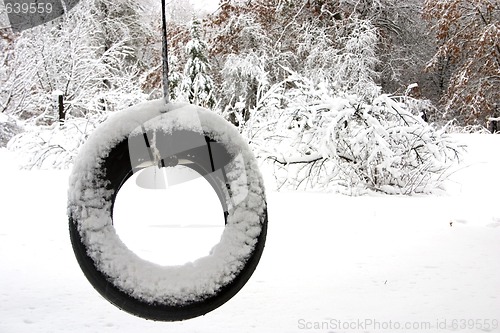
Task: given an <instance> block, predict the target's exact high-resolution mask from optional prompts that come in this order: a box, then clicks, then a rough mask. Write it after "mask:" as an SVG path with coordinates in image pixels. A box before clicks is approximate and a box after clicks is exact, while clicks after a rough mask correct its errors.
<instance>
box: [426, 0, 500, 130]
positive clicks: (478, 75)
mask: <svg viewBox="0 0 500 333" xmlns="http://www.w3.org/2000/svg"><path fill="white" fill-rule="evenodd" d="M425 15H426V18H427V19H428V20H429V21H430V22H431V24H432V30H433V31H434V33H435V35H436V37H437V39H438V40H439V41H440V45H439V48H438V49H437V52H436V54H435V56H434V58H433V59H432V60H431V61H430V62H429V69H430V70H440V67H441V65H442V64H443V63H447V67H448V68H449V69H451V76H450V78H449V80H447V82H446V83H447V92H446V94H445V96H444V98H443V104H444V106H445V108H446V111H447V113H448V116H449V117H451V118H458V120H459V123H460V124H462V125H467V124H468V125H474V124H480V125H483V126H484V125H486V123H487V121H488V119H489V118H496V117H498V116H500V107H499V103H498V101H499V100H500V89H499V87H500V1H498V0H469V1H463V0H443V1H430V0H429V1H426V3H425Z"/></svg>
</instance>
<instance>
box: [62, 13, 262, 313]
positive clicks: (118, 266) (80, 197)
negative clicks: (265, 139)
mask: <svg viewBox="0 0 500 333" xmlns="http://www.w3.org/2000/svg"><path fill="white" fill-rule="evenodd" d="M163 8H164V7H163ZM164 17H165V15H164ZM164 45H166V44H164ZM165 53H166V47H165V46H164V59H165ZM164 73H168V71H165V67H164ZM166 79H167V80H168V78H166V75H165V74H164V89H165V84H166V82H165V80H166ZM167 83H168V82H167ZM166 87H168V84H167V85H166ZM167 92H168V91H167ZM167 96H168V94H166V95H165V98H164V99H161V100H157V101H150V102H146V103H143V104H140V105H136V106H133V107H131V108H129V109H127V110H124V111H121V112H119V113H116V114H115V115H114V116H112V117H110V118H109V119H108V120H107V121H105V122H104V123H103V124H101V126H100V127H99V128H98V129H96V130H95V132H94V133H93V134H92V135H91V136H90V137H89V139H88V141H87V142H86V143H85V144H84V146H83V147H82V149H81V151H80V152H79V154H78V156H77V158H76V161H75V164H74V167H73V170H72V173H71V176H70V187H69V191H68V216H69V231H70V238H71V243H72V246H73V250H74V252H75V256H76V258H77V261H78V263H79V265H80V267H81V269H82V271H83V273H84V274H85V276H86V277H87V279H88V280H89V282H90V283H91V284H92V286H93V287H94V288H95V289H96V290H97V291H98V292H99V293H100V294H101V295H102V296H103V297H104V298H105V299H107V300H108V301H109V302H111V303H112V304H114V305H115V306H117V307H118V308H120V309H122V310H124V311H126V312H128V313H130V314H133V315H136V316H139V317H142V318H146V319H151V320H161V321H178V320H185V319H189V318H194V317H197V316H201V315H204V314H206V313H208V312H210V311H212V310H214V309H216V308H217V307H219V306H221V305H222V304H224V303H225V302H227V301H228V300H229V299H231V298H232V297H233V296H234V295H236V294H237V293H238V291H239V290H240V289H241V288H242V287H243V286H244V285H245V283H246V282H247V281H248V280H249V278H250V277H251V275H252V273H253V272H254V270H255V268H256V267H257V264H258V262H259V260H260V257H261V255H262V252H263V249H264V244H265V239H266V232H267V207H266V199H265V193H264V184H263V180H262V177H261V175H260V172H259V170H258V165H257V162H256V160H255V157H254V156H253V154H252V152H251V151H250V148H249V146H248V144H247V143H246V142H245V140H244V139H243V138H242V137H241V136H240V134H239V133H238V131H237V130H236V128H234V126H232V125H230V124H229V123H227V122H226V121H225V120H224V119H223V118H221V117H219V116H218V115H216V114H215V113H214V112H212V111H210V110H207V109H204V108H201V107H197V106H193V105H188V104H174V103H169V102H168V99H167V98H166V97H167ZM166 102H167V103H166ZM175 165H182V166H185V167H188V168H190V169H192V170H194V171H196V172H197V173H198V174H200V176H202V177H204V178H205V179H206V180H207V181H208V182H209V183H210V185H211V186H212V188H213V189H214V191H215V192H216V193H217V196H218V198H219V201H220V203H221V206H222V208H223V212H224V214H223V215H222V214H221V220H222V219H223V218H224V220H225V228H224V231H223V233H222V236H221V239H220V241H219V243H218V244H216V245H215V246H214V247H213V248H212V250H211V252H210V254H209V255H207V256H205V257H201V258H199V259H197V260H195V261H193V262H189V263H186V264H184V265H180V266H160V265H157V264H154V263H151V262H149V261H146V260H143V259H141V258H139V257H138V256H137V255H136V254H135V253H133V252H132V251H131V250H130V249H128V248H127V246H126V245H125V244H124V243H123V242H122V241H121V240H120V238H119V237H118V235H117V233H116V230H115V228H114V226H113V207H114V202H115V199H116V196H117V194H118V192H119V191H120V188H121V187H122V186H123V185H124V183H125V182H126V181H127V179H129V178H130V177H131V176H132V175H133V174H134V173H136V172H139V171H141V170H143V169H146V168H148V167H151V166H157V167H159V168H163V167H173V166H175ZM168 206H169V203H168V202H165V214H164V216H162V218H164V219H166V220H168V219H169V213H168ZM138 208H140V207H138ZM193 209H196V202H193Z"/></svg>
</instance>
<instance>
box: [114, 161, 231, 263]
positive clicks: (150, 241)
mask: <svg viewBox="0 0 500 333" xmlns="http://www.w3.org/2000/svg"><path fill="white" fill-rule="evenodd" d="M147 169H149V170H147ZM147 169H144V170H141V171H140V172H138V173H136V174H134V175H132V177H130V178H129V179H128V180H127V181H126V182H125V184H123V186H122V187H121V189H120V191H119V192H118V194H117V196H116V199H115V204H114V208H113V225H114V227H115V229H116V233H117V234H118V236H119V237H120V239H121V240H122V242H123V243H125V245H126V246H127V247H128V248H129V249H130V250H131V251H132V252H134V253H135V254H136V255H138V256H139V257H140V258H142V259H144V260H147V261H150V262H153V263H156V264H159V265H163V266H173V265H182V264H185V263H186V262H190V261H194V260H196V259H198V258H201V257H204V256H207V255H208V254H209V253H210V250H211V249H212V248H213V247H214V245H216V244H217V243H219V241H220V238H221V236H222V233H223V231H224V226H225V221H224V214H223V209H222V206H221V203H220V201H219V198H218V196H217V194H216V192H215V190H214V189H213V188H212V186H211V185H210V184H209V182H208V181H207V180H206V179H205V178H203V177H202V176H200V175H199V174H198V173H197V172H196V171H194V170H192V169H190V168H188V167H185V166H176V167H175V168H168V169H169V170H168V171H169V172H168V175H169V177H170V176H171V172H172V169H175V170H173V171H174V172H175V173H177V172H180V173H182V175H183V177H184V178H183V179H191V180H189V181H185V182H182V183H180V184H177V185H173V186H168V185H166V186H165V182H164V181H163V182H162V180H165V179H166V178H167V177H166V176H165V174H166V171H167V170H166V168H162V169H158V168H156V167H149V168H147ZM143 172H148V173H147V177H150V178H153V179H152V181H155V183H156V184H157V185H160V186H158V187H160V189H146V188H143V187H141V186H139V185H137V177H140V176H141V173H143ZM143 176H144V175H143ZM161 185H163V186H161Z"/></svg>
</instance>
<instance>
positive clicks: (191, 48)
mask: <svg viewBox="0 0 500 333" xmlns="http://www.w3.org/2000/svg"><path fill="white" fill-rule="evenodd" d="M201 33H202V32H201V23H200V21H199V20H198V19H196V18H195V19H193V22H192V24H191V40H190V41H189V42H188V43H187V44H186V48H185V50H186V54H187V62H186V65H185V67H184V77H185V79H184V83H183V85H184V90H185V91H186V94H187V98H188V100H189V102H190V103H192V104H196V105H200V106H203V107H208V108H212V107H213V106H214V105H215V103H216V101H215V96H214V93H213V90H214V84H213V81H212V78H211V77H210V74H209V71H210V64H209V62H208V59H207V54H208V50H207V44H206V42H205V41H204V40H203V39H202V35H201Z"/></svg>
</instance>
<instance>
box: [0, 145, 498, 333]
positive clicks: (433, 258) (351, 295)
mask: <svg viewBox="0 0 500 333" xmlns="http://www.w3.org/2000/svg"><path fill="white" fill-rule="evenodd" d="M457 137H458V138H459V139H460V140H463V141H464V142H465V143H467V144H468V145H469V148H468V154H467V160H466V161H465V162H464V164H463V165H462V169H461V170H459V171H457V172H456V173H455V174H454V175H453V177H452V180H453V182H451V183H450V184H449V186H448V191H447V193H444V194H440V195H439V196H437V195H436V196H416V197H397V196H385V195H381V196H363V197H347V196H341V195H336V194H324V193H293V192H289V193H283V192H280V193H277V192H273V191H269V192H268V205H269V208H268V209H269V231H268V240H267V243H266V249H265V251H264V255H263V257H262V260H261V263H260V265H259V266H258V268H257V270H256V272H255V273H254V275H253V277H252V278H251V280H250V281H249V282H248V284H247V285H246V286H245V287H244V288H243V289H242V290H241V292H240V293H238V294H237V295H236V296H235V297H234V298H233V299H231V300H230V301H229V302H227V303H226V304H224V305H223V306H222V307H220V308H218V309H216V310H215V311H213V312H211V313H209V314H207V315H205V316H203V317H200V318H195V319H192V320H188V321H185V322H177V323H164V322H152V321H146V320H143V319H140V318H136V317H133V316H131V315H128V314H127V313H125V312H122V311H120V310H118V309H117V308H115V307H114V306H112V305H111V304H109V303H108V302H107V301H106V300H104V299H103V298H101V297H100V296H99V294H98V293H97V292H95V291H94V290H93V288H92V286H91V285H90V284H89V283H88V282H87V280H86V279H85V277H84V275H83V273H82V272H81V270H80V268H79V267H78V264H77V262H76V259H75V257H74V255H73V251H72V248H71V244H70V241H69V235H68V227H67V218H66V188H67V181H68V179H67V178H68V175H69V171H17V169H16V167H15V163H14V162H12V160H13V157H14V156H13V155H12V153H10V152H8V151H6V150H4V149H3V150H0V162H1V163H0V171H1V172H0V221H1V222H0V226H1V228H0V333H19V332H23V333H24V332H29V333H35V332H119V333H124V332H134V333H135V332H190V333H194V332H214V333H224V332H231V333H233V332H324V333H327V332H500V327H499V325H500V323H499V321H500V282H499V281H500V205H499V203H498V197H499V193H500V177H499V176H498V170H500V154H498V149H499V147H500V136H492V135H460V136H457ZM266 178H268V179H269V183H271V180H272V177H270V175H266ZM193 184H195V183H193ZM193 184H191V185H193ZM193 188H198V187H196V186H195V187H193ZM193 188H191V192H190V194H189V198H190V199H191V200H196V198H198V197H199V198H201V197H202V196H199V192H193ZM186 190H188V191H189V188H186ZM200 191H201V190H200ZM125 194H127V195H124V197H123V198H119V200H120V202H119V204H120V207H118V208H117V209H116V210H117V211H120V212H121V214H123V215H122V216H121V217H118V216H117V219H118V218H120V219H121V220H123V223H122V224H123V225H124V227H123V228H122V231H121V232H122V234H120V230H119V234H120V236H122V237H123V239H124V241H125V243H126V244H127V245H129V246H130V247H131V248H133V249H134V251H136V252H137V253H138V254H140V255H141V256H144V257H145V258H148V259H150V260H157V258H155V257H154V255H155V254H156V255H157V254H158V252H155V251H153V250H152V249H155V246H156V248H161V249H162V251H169V252H168V253H173V251H174V250H175V247H174V248H173V249H174V250H172V248H170V249H169V248H168V246H172V244H175V241H176V240H177V241H178V242H181V243H182V244H180V245H179V244H177V245H176V246H177V247H180V246H183V248H182V251H177V252H176V253H174V256H173V257H172V256H171V257H169V260H170V261H168V262H167V263H179V262H183V261H185V260H189V259H192V258H196V257H198V256H199V255H200V252H199V251H202V252H204V251H207V248H209V247H210V246H211V244H213V242H215V241H216V239H217V237H218V235H219V234H220V232H221V230H222V226H220V225H218V223H217V222H211V223H208V224H200V223H198V222H196V223H195V222H189V221H197V217H196V216H197V215H196V214H199V215H198V216H200V219H201V217H203V216H205V215H207V214H208V215H210V214H214V215H216V214H218V212H217V211H211V212H209V211H205V210H204V208H203V207H199V208H198V209H192V207H189V206H187V207H182V203H181V200H180V199H182V197H181V198H177V200H175V201H174V199H176V198H170V199H165V198H163V200H164V201H157V202H158V203H161V202H165V201H167V202H171V201H174V202H175V205H172V207H169V206H168V204H163V206H162V207H161V209H160V208H158V207H159V204H155V202H154V200H159V199H158V198H159V197H157V198H156V199H155V198H154V197H150V198H147V195H148V194H140V193H137V192H134V191H133V189H132V190H130V191H126V192H125ZM162 195H166V194H165V193H164V194H162ZM138 200H139V201H140V200H142V204H141V205H142V206H140V207H144V206H143V205H148V206H147V208H146V209H142V210H140V207H139V205H137V204H135V202H137V201H138ZM169 200H170V201H169ZM117 205H118V202H117ZM206 205H207V206H206V207H208V208H207V209H209V207H213V204H210V203H206ZM164 211H168V212H169V213H168V214H169V216H171V217H175V216H176V214H179V216H185V215H188V214H189V215H188V218H186V219H184V220H185V221H184V222H182V223H179V222H178V221H179V220H180V219H179V218H177V219H176V218H172V220H174V221H177V222H169V223H170V224H169V225H165V224H163V222H162V221H158V218H157V217H158V216H159V214H161V212H164ZM138 212H140V214H139V213H138ZM134 214H135V215H134ZM148 214H149V215H148ZM141 216H142V219H141V226H140V228H135V229H134V228H131V227H130V225H128V226H129V227H128V228H127V227H126V226H127V223H126V220H127V218H128V219H129V220H134V219H136V218H138V217H141ZM155 216H156V218H155ZM216 220H217V219H216ZM115 222H116V221H115ZM116 223H118V222H116ZM117 228H118V226H117ZM167 237H170V238H168V240H167V241H164V240H165V239H167ZM189 237H192V238H194V239H196V240H198V241H196V242H191V243H190V244H186V243H187V242H188V241H189ZM202 240H203V242H202ZM193 243H199V245H198V246H194V245H193ZM202 252H201V253H202ZM148 256H150V257H148ZM193 256H194V257H193Z"/></svg>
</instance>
